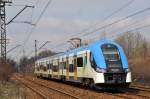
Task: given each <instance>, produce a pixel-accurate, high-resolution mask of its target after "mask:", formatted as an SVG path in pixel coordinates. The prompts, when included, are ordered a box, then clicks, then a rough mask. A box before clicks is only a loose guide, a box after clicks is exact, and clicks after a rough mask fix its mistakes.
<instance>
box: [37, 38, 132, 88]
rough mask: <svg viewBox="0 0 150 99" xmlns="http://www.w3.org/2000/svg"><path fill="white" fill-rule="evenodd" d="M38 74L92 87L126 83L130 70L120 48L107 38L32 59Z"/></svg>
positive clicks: (129, 76)
mask: <svg viewBox="0 0 150 99" xmlns="http://www.w3.org/2000/svg"><path fill="white" fill-rule="evenodd" d="M35 74H36V75H37V76H38V77H47V78H51V79H59V80H62V81H71V82H79V83H82V84H83V85H86V86H90V87H95V86H101V87H103V86H104V87H111V86H112V87H113V86H121V87H128V86H129V84H130V83H131V71H130V69H129V67H128V61H127V58H126V55H125V53H124V51H123V49H122V48H121V47H120V46H119V45H118V44H117V43H115V42H113V41H110V40H100V41H97V42H95V43H93V44H90V45H87V46H83V47H80V48H76V49H73V50H70V51H67V52H65V53H60V54H56V55H54V56H51V57H47V58H42V59H39V60H37V61H36V63H35Z"/></svg>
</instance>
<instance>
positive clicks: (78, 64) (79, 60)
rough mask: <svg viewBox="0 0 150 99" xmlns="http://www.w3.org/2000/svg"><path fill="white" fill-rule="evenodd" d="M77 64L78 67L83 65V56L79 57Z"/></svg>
mask: <svg viewBox="0 0 150 99" xmlns="http://www.w3.org/2000/svg"><path fill="white" fill-rule="evenodd" d="M77 66H78V67H83V57H78V58H77Z"/></svg>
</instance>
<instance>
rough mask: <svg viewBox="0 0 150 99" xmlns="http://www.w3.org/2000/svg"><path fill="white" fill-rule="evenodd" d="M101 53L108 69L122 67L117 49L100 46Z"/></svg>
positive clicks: (108, 45) (105, 45)
mask: <svg viewBox="0 0 150 99" xmlns="http://www.w3.org/2000/svg"><path fill="white" fill-rule="evenodd" d="M101 48H102V52H103V55H104V58H105V62H106V65H107V66H108V67H120V66H122V62H121V58H120V54H119V51H118V48H117V47H116V46H115V45H112V44H104V45H102V47H101Z"/></svg>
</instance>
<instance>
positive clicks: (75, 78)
mask: <svg viewBox="0 0 150 99" xmlns="http://www.w3.org/2000/svg"><path fill="white" fill-rule="evenodd" d="M74 80H77V56H76V55H75V56H74Z"/></svg>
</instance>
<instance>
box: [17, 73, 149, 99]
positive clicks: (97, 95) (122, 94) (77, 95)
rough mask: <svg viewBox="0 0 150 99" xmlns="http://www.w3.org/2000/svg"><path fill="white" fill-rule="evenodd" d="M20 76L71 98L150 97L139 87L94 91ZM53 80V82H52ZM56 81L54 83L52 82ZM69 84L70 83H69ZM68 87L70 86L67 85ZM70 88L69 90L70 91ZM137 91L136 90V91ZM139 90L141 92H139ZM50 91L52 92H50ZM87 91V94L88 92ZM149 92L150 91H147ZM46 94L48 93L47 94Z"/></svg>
mask: <svg viewBox="0 0 150 99" xmlns="http://www.w3.org/2000/svg"><path fill="white" fill-rule="evenodd" d="M18 76H19V78H24V80H26V81H29V82H32V83H34V84H36V85H37V86H42V87H44V88H46V89H47V90H53V91H56V92H58V93H62V95H66V96H68V97H69V98H74V99H84V98H85V97H84V96H83V95H82V94H84V95H87V97H89V96H90V97H92V98H93V97H95V98H94V99H97V98H98V99H101V98H102V99H105V98H106V97H110V98H111V97H114V98H113V99H116V98H117V99H120V98H121V99H143V98H144V99H150V96H149V95H146V94H145V93H144V92H145V91H143V90H144V89H143V90H139V89H136V88H129V89H127V90H122V91H119V92H115V93H114V92H105V91H100V92H98V91H94V90H91V89H87V88H86V89H84V88H82V87H81V88H80V86H74V85H72V84H71V85H69V86H70V88H71V90H70V88H69V89H67V90H66V89H63V88H61V87H58V86H57V87H55V85H63V86H66V84H64V83H60V82H55V81H48V80H41V79H37V78H34V77H29V76H25V77H23V76H21V75H18ZM50 82H51V83H50ZM52 82H53V83H55V84H54V85H53V84H52ZM67 85H68V84H67ZM67 88H68V87H67ZM68 90H69V91H68ZM72 90H74V92H73V93H72ZM79 90H81V91H83V90H84V93H82V92H81V91H79ZM134 91H135V92H134ZM138 91H139V93H138ZM49 93H50V92H49ZM86 93H87V94H86ZM147 93H149V92H148V91H147ZM45 96H46V95H45ZM101 96H102V97H101ZM45 99H48V98H47V97H45Z"/></svg>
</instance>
